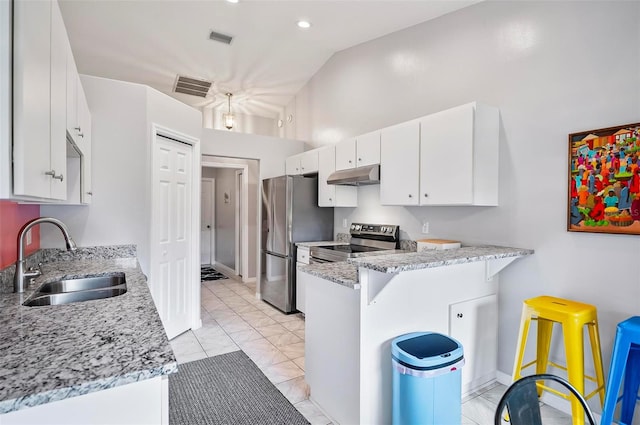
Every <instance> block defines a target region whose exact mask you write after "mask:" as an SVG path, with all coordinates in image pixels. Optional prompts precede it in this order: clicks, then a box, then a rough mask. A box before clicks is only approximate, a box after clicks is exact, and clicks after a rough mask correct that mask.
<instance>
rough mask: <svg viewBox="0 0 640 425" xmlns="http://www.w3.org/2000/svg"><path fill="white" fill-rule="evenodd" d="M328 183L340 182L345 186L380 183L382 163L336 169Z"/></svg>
mask: <svg viewBox="0 0 640 425" xmlns="http://www.w3.org/2000/svg"><path fill="white" fill-rule="evenodd" d="M327 184H339V185H343V186H364V185H367V184H380V165H379V164H375V165H366V166H364V167H358V168H350V169H348V170H340V171H336V172H335V173H331V174H330V175H329V177H328V178H327Z"/></svg>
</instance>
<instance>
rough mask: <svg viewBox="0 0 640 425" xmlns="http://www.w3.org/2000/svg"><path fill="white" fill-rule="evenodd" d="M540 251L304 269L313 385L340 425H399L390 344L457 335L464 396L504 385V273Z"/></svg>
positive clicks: (480, 249) (478, 251)
mask: <svg viewBox="0 0 640 425" xmlns="http://www.w3.org/2000/svg"><path fill="white" fill-rule="evenodd" d="M530 254H533V251H532V250H528V249H518V248H507V247H498V246H468V247H462V248H458V249H453V250H445V251H426V252H411V253H405V254H391V255H382V256H375V257H364V258H354V259H350V260H348V262H338V263H328V264H313V265H308V266H301V267H300V268H299V272H300V273H299V279H304V281H305V285H306V291H307V302H306V309H307V311H306V328H305V332H306V351H305V366H306V379H307V383H308V384H309V386H310V390H311V400H312V401H314V402H315V403H316V404H317V405H318V406H319V407H320V408H321V409H322V410H323V411H324V412H325V413H326V414H327V415H328V416H329V417H330V418H331V419H332V420H334V421H335V422H337V423H341V424H349V423H368V424H381V423H390V422H391V378H392V369H391V340H392V339H393V338H395V337H396V336H398V335H402V334H405V333H408V332H416V331H433V332H440V333H444V334H448V335H450V336H452V337H454V338H456V339H457V340H459V341H460V342H461V343H462V345H463V347H464V356H465V360H466V364H465V366H464V367H463V371H462V376H463V378H462V391H463V394H464V393H468V392H470V391H473V390H475V389H477V388H480V387H482V386H485V385H487V384H489V383H490V382H492V381H493V380H494V379H495V377H496V368H497V367H496V363H497V325H498V308H497V292H498V273H499V272H500V271H501V270H502V269H503V268H504V267H506V266H507V265H509V264H510V263H511V262H513V261H515V260H516V259H517V258H519V257H522V256H526V255H530Z"/></svg>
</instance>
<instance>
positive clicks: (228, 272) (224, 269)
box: [213, 261, 239, 279]
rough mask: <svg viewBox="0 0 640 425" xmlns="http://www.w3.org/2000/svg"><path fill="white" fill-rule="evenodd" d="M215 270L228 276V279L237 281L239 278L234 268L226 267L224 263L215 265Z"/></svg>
mask: <svg viewBox="0 0 640 425" xmlns="http://www.w3.org/2000/svg"><path fill="white" fill-rule="evenodd" d="M213 268H215V269H218V271H220V273H222V274H224V275H226V276H228V277H232V278H234V279H237V278H238V277H239V276H238V275H237V274H236V271H235V270H234V269H232V268H229V267H227V266H225V265H224V264H222V263H218V262H217V261H216V263H215V264H214V265H213Z"/></svg>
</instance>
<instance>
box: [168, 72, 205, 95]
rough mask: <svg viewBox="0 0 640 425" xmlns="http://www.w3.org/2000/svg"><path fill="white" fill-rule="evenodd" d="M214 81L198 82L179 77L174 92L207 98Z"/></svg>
mask: <svg viewBox="0 0 640 425" xmlns="http://www.w3.org/2000/svg"><path fill="white" fill-rule="evenodd" d="M211 84H213V82H212V81H204V80H196V79H195V78H189V77H185V76H183V75H178V78H177V79H176V85H175V86H174V87H173V91H174V92H176V93H184V94H190V95H191V96H198V97H206V96H207V93H209V89H210V88H211Z"/></svg>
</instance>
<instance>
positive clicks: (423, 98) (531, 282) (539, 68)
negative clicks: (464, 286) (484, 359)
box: [293, 1, 640, 374]
mask: <svg viewBox="0 0 640 425" xmlns="http://www.w3.org/2000/svg"><path fill="white" fill-rule="evenodd" d="M639 21H640V3H638V2H615V1H607V2H483V3H479V4H477V5H474V6H471V7H469V8H466V9H463V10H460V11H457V12H454V13H451V14H449V15H446V16H443V17H440V18H438V19H436V20H433V21H430V22H426V23H423V24H420V25H416V26H414V27H412V28H409V29H406V30H403V31H400V32H397V33H394V34H390V35H388V36H385V37H382V38H379V39H376V40H373V41H371V42H368V43H365V44H362V45H359V46H356V47H353V48H350V49H347V50H345V51H342V52H340V53H337V54H336V55H334V56H333V57H332V58H331V59H330V60H329V61H328V62H327V63H326V64H325V65H324V67H323V68H322V69H321V70H320V71H319V72H318V73H317V74H316V75H315V76H314V77H313V78H312V79H311V80H310V81H309V83H308V84H307V85H306V86H305V87H304V88H303V90H302V91H301V92H300V93H299V94H298V96H297V97H296V99H295V101H294V102H295V103H293V104H294V105H295V107H296V110H297V112H296V117H297V122H298V123H302V126H301V127H299V128H300V129H304V130H306V131H305V133H306V134H301V132H297V133H296V137H297V138H300V139H305V140H313V141H314V144H315V145H322V144H328V143H335V142H336V141H339V140H341V139H343V138H345V137H349V136H355V135H359V134H363V133H366V132H368V131H371V130H375V129H379V128H383V127H385V126H388V125H391V124H394V123H399V122H403V121H407V120H410V119H412V118H416V117H419V116H422V115H426V114H429V113H433V112H437V111H440V110H443V109H446V108H449V107H452V106H456V105H460V104H463V103H466V102H470V101H475V100H477V101H481V102H484V103H487V104H489V105H493V106H497V107H498V108H500V111H501V128H500V143H501V147H500V170H499V171H500V206H499V207H496V208H484V207H482V208H481V207H422V208H419V207H412V208H402V207H381V206H379V204H378V193H379V189H378V188H377V187H364V188H360V189H359V194H358V201H359V207H358V208H355V209H354V208H336V213H335V219H336V220H335V223H336V231H342V229H341V228H340V227H339V226H341V224H342V219H343V218H346V219H348V221H349V222H351V221H353V220H361V221H375V222H385V223H398V224H400V225H401V229H403V230H404V231H405V232H406V233H404V234H403V236H404V237H407V238H414V239H415V238H420V237H423V235H422V234H421V233H420V227H421V223H422V220H423V219H427V220H428V221H429V222H430V226H431V229H432V230H431V234H430V235H429V236H438V237H451V238H460V239H462V240H463V241H465V242H488V243H496V244H503V245H511V246H520V247H527V248H534V249H535V250H536V253H535V255H533V256H531V257H529V258H524V259H520V260H518V261H517V262H516V263H514V264H513V265H511V266H509V267H508V268H507V269H506V270H505V271H504V272H502V274H501V278H500V329H499V337H500V350H499V370H501V371H502V372H504V373H507V374H510V373H511V369H512V366H513V359H514V355H515V345H516V337H517V330H518V324H519V316H520V311H521V306H522V301H523V299H526V298H529V297H532V296H537V295H540V294H550V295H555V296H560V297H567V298H572V299H576V300H581V301H584V302H588V303H592V304H595V305H596V306H597V307H598V309H599V319H600V326H601V337H602V342H603V346H602V350H603V355H604V360H605V365H606V366H605V367H607V368H608V362H609V359H610V353H611V345H612V340H613V337H614V334H615V324H616V323H617V322H618V321H620V320H623V319H624V318H626V317H628V316H630V315H634V314H637V313H638V311H639V309H640V263H639V262H638V261H637V259H638V252H640V239H639V238H638V237H637V236H616V235H604V234H602V235H599V234H584V233H568V232H567V231H566V217H567V206H566V201H567V199H566V197H567V189H566V186H567V184H566V178H567V151H568V147H567V143H568V142H567V135H568V134H569V133H573V132H577V131H582V130H589V129H596V128H601V127H608V126H614V125H619V124H625V123H632V122H637V121H638V116H639V115H640V71H639V70H640V26H639V25H638V22H639ZM451 161H452V167H454V166H455V155H452V158H451ZM554 353H555V355H556V356H559V357H563V354H562V350H560V349H559V347H556V348H555V351H554Z"/></svg>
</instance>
